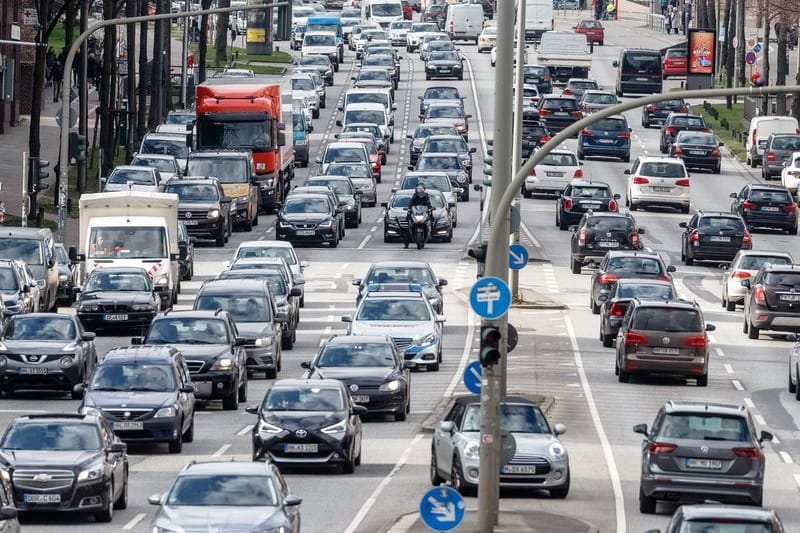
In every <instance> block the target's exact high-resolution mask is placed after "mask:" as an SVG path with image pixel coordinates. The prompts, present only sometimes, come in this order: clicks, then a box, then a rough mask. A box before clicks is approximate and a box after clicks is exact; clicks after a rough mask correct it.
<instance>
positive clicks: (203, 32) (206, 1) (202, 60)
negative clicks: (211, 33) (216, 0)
mask: <svg viewBox="0 0 800 533" xmlns="http://www.w3.org/2000/svg"><path fill="white" fill-rule="evenodd" d="M200 7H201V8H202V9H209V8H210V7H211V0H201V2H200ZM207 54H208V15H203V16H202V17H200V42H199V43H198V47H197V56H198V60H199V64H198V65H197V67H198V71H197V83H203V82H204V81H206V55H207Z"/></svg>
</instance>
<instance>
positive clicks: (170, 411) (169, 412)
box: [153, 407, 178, 418]
mask: <svg viewBox="0 0 800 533" xmlns="http://www.w3.org/2000/svg"><path fill="white" fill-rule="evenodd" d="M177 414H178V410H177V409H175V408H174V407H162V408H161V409H159V410H158V411H156V414H154V415H153V418H173V417H174V416H177Z"/></svg>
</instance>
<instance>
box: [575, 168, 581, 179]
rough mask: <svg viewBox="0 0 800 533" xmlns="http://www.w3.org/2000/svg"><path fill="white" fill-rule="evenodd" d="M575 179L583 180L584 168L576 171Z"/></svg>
mask: <svg viewBox="0 0 800 533" xmlns="http://www.w3.org/2000/svg"><path fill="white" fill-rule="evenodd" d="M573 177H575V178H582V177H583V169H582V168H579V169H576V170H575V176H573Z"/></svg>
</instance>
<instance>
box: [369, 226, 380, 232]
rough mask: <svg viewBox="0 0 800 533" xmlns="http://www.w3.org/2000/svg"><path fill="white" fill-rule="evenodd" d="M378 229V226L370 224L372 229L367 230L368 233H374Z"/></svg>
mask: <svg viewBox="0 0 800 533" xmlns="http://www.w3.org/2000/svg"><path fill="white" fill-rule="evenodd" d="M377 230H378V226H372V229H371V230H369V231H370V233H375V232H376V231H377Z"/></svg>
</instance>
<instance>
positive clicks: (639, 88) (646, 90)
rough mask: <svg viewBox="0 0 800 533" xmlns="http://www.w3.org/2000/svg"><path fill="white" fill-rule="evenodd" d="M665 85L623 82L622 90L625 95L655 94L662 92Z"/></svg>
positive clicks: (645, 82)
mask: <svg viewBox="0 0 800 533" xmlns="http://www.w3.org/2000/svg"><path fill="white" fill-rule="evenodd" d="M662 88H663V85H662V84H661V83H660V82H658V83H656V82H650V81H622V82H620V90H621V91H622V92H623V93H635V94H655V93H660V92H661V91H662Z"/></svg>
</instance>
